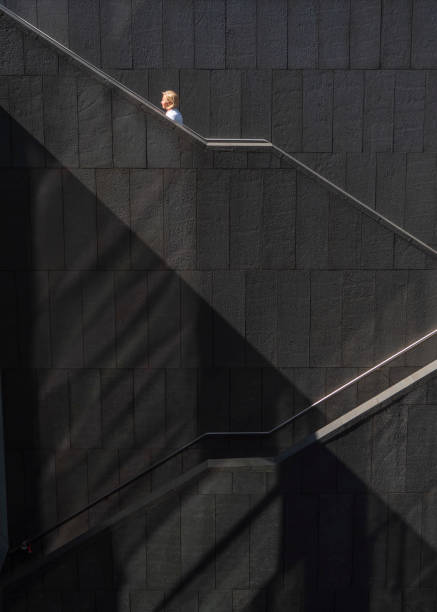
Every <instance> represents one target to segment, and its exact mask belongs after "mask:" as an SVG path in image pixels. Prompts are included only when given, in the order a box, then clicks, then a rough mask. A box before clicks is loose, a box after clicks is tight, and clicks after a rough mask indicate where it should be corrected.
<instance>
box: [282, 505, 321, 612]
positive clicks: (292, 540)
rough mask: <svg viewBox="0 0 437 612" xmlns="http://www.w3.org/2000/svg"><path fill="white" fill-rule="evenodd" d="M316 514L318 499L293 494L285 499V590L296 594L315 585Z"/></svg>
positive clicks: (317, 511)
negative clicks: (308, 585) (309, 585)
mask: <svg viewBox="0 0 437 612" xmlns="http://www.w3.org/2000/svg"><path fill="white" fill-rule="evenodd" d="M318 513H319V499H318V496H316V495H298V494H294V493H292V494H290V493H289V494H288V495H287V496H286V504H285V516H284V528H285V533H284V537H283V550H284V586H285V587H286V588H287V589H289V590H290V591H294V592H295V593H296V592H299V590H301V589H302V590H305V584H315V581H316V576H317V554H318V534H317V531H318V520H319V519H318ZM284 595H285V594H284ZM287 601H288V600H287ZM292 609H293V608H292ZM298 609H299V608H296V610H298Z"/></svg>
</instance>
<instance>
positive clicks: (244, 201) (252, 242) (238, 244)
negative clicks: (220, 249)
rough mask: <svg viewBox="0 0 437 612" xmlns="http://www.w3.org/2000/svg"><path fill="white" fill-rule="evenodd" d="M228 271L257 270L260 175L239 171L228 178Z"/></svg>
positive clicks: (260, 214)
mask: <svg viewBox="0 0 437 612" xmlns="http://www.w3.org/2000/svg"><path fill="white" fill-rule="evenodd" d="M229 207H230V221H229V223H230V228H229V231H230V255H229V257H230V262H229V263H230V267H231V268H233V269H238V270H241V269H243V270H244V269H250V268H257V267H259V265H260V261H261V229H262V228H261V224H262V174H261V172H259V171H256V170H241V171H237V170H236V171H235V172H233V173H232V174H231V185H230V202H229Z"/></svg>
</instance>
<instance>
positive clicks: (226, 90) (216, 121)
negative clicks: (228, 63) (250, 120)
mask: <svg viewBox="0 0 437 612" xmlns="http://www.w3.org/2000/svg"><path fill="white" fill-rule="evenodd" d="M211 100H213V101H214V102H213V105H212V107H211V120H210V121H211V122H210V136H211V138H239V137H240V129H241V128H240V106H241V74H240V72H239V71H237V70H226V71H222V70H213V71H212V72H211Z"/></svg>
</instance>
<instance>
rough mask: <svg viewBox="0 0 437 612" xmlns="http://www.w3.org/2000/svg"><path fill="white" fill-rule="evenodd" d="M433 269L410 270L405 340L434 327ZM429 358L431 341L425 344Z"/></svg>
mask: <svg viewBox="0 0 437 612" xmlns="http://www.w3.org/2000/svg"><path fill="white" fill-rule="evenodd" d="M436 275H437V272H436V271H435V270H416V271H414V272H410V275H409V283H408V294H407V305H406V309H407V342H411V341H413V340H414V339H416V338H417V337H420V336H421V335H422V334H423V335H424V334H425V333H427V331H429V330H431V329H435V312H436V303H437V284H436ZM426 349H427V351H429V360H430V361H431V359H433V353H434V351H433V347H432V343H429V344H428V345H427V346H426Z"/></svg>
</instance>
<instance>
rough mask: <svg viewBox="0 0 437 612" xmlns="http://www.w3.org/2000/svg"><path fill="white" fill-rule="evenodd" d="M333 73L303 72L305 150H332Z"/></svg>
mask: <svg viewBox="0 0 437 612" xmlns="http://www.w3.org/2000/svg"><path fill="white" fill-rule="evenodd" d="M332 113H333V74H332V73H331V72H327V71H318V72H315V71H311V72H310V71H305V72H304V73H303V137H302V138H303V150H304V151H309V152H317V151H332V116H333V115H332Z"/></svg>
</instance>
